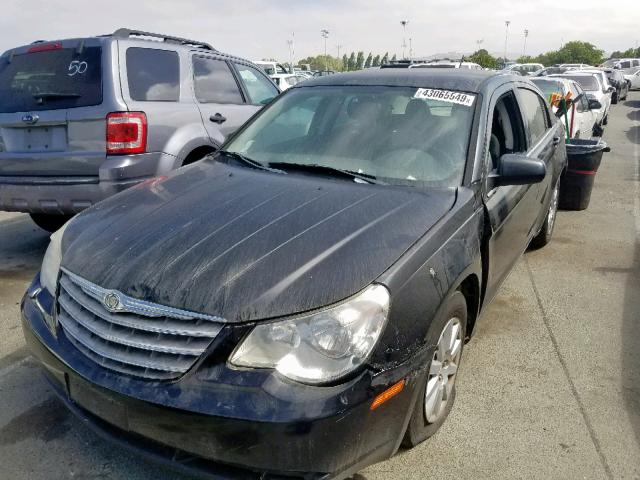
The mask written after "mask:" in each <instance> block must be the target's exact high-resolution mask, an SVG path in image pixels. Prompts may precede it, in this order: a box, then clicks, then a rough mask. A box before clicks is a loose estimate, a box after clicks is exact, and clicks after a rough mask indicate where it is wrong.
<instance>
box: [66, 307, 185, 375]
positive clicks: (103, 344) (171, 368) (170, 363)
mask: <svg viewBox="0 0 640 480" xmlns="http://www.w3.org/2000/svg"><path fill="white" fill-rule="evenodd" d="M58 321H59V322H60V324H61V325H62V327H63V328H64V331H65V333H66V334H68V335H70V336H72V337H73V338H74V339H75V340H76V341H78V342H80V343H81V344H82V345H84V346H85V347H86V348H88V349H90V350H92V351H93V352H95V353H97V354H98V355H101V356H103V357H106V358H110V359H111V360H116V361H119V362H122V363H128V364H129V365H135V366H137V367H144V368H153V369H155V370H165V371H168V372H185V371H187V369H188V368H189V367H190V366H191V365H192V363H193V361H192V359H188V360H187V359H181V358H180V357H181V356H176V355H171V354H164V355H166V356H167V357H160V356H161V355H163V354H160V353H156V352H149V351H146V350H145V351H140V350H139V349H133V348H132V347H126V346H125V348H126V350H127V351H126V355H123V350H122V349H121V348H119V347H121V345H119V346H114V345H113V343H112V342H109V341H108V340H105V339H103V338H101V337H98V336H97V335H94V334H93V333H91V331H90V330H87V329H85V328H84V327H83V326H82V325H80V324H79V323H76V322H75V321H74V320H73V319H72V318H71V317H70V316H69V315H67V314H66V312H60V314H59V315H58ZM147 353H151V354H152V355H148V354H147ZM154 354H155V355H154ZM152 356H153V359H152ZM159 357H160V358H159Z"/></svg>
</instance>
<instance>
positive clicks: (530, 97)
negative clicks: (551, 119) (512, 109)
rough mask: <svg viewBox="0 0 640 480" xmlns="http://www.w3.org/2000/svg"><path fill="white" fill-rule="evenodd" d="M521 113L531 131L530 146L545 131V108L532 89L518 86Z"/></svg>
mask: <svg viewBox="0 0 640 480" xmlns="http://www.w3.org/2000/svg"><path fill="white" fill-rule="evenodd" d="M519 90H520V99H521V104H522V114H523V115H524V117H525V119H526V121H527V124H528V126H529V132H531V146H533V145H535V144H536V143H538V140H540V139H541V138H542V137H544V134H545V133H546V131H547V126H548V125H547V124H548V118H547V109H546V107H545V106H544V101H543V100H542V98H540V95H538V94H537V93H535V92H534V91H532V90H527V89H526V88H520V89H519Z"/></svg>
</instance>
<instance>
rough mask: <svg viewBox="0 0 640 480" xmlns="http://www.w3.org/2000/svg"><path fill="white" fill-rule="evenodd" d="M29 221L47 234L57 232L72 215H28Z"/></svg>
mask: <svg viewBox="0 0 640 480" xmlns="http://www.w3.org/2000/svg"><path fill="white" fill-rule="evenodd" d="M29 216H30V217H31V220H33V222H34V223H35V224H36V225H38V226H39V227H40V228H41V229H43V230H46V231H47V232H55V231H56V230H59V229H60V228H61V227H62V226H63V225H64V224H65V223H67V222H68V221H69V219H70V218H71V217H72V216H73V215H55V214H53V215H52V214H47V213H30V214H29Z"/></svg>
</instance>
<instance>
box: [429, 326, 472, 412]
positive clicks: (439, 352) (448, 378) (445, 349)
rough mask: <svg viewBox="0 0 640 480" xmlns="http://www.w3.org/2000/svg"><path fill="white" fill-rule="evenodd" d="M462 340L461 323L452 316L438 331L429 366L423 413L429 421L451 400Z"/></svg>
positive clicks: (442, 410) (443, 409) (444, 409)
mask: <svg viewBox="0 0 640 480" xmlns="http://www.w3.org/2000/svg"><path fill="white" fill-rule="evenodd" d="M462 342H463V338H462V323H461V322H460V319H459V318H457V317H453V318H451V319H450V320H449V321H448V322H447V324H446V325H445V326H444V329H443V330H442V332H441V333H440V338H439V339H438V345H437V347H436V351H435V352H434V354H433V358H432V359H431V366H430V367H429V376H428V377H427V387H426V389H425V399H424V413H425V416H426V418H427V421H428V422H429V423H434V422H436V421H437V420H438V419H439V418H440V416H441V415H442V414H443V413H444V412H445V411H446V407H447V404H448V403H449V402H450V401H451V400H452V397H453V386H454V383H455V379H456V373H457V371H458V365H459V364H460V356H461V354H462Z"/></svg>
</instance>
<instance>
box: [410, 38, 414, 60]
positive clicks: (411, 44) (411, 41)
mask: <svg viewBox="0 0 640 480" xmlns="http://www.w3.org/2000/svg"><path fill="white" fill-rule="evenodd" d="M412 58H413V39H412V38H411V37H409V60H411V59H412Z"/></svg>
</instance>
